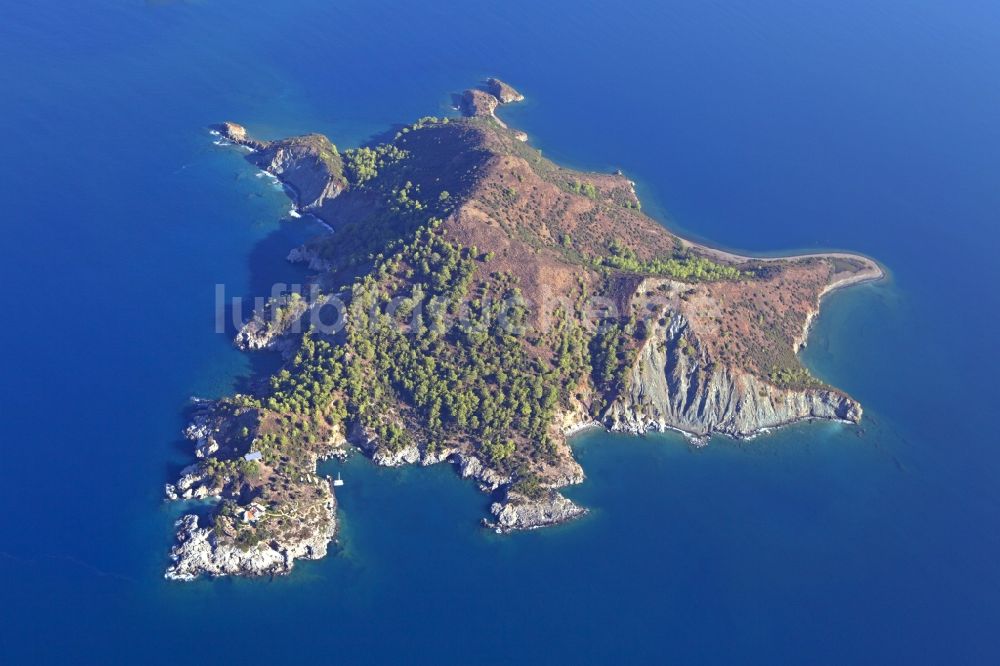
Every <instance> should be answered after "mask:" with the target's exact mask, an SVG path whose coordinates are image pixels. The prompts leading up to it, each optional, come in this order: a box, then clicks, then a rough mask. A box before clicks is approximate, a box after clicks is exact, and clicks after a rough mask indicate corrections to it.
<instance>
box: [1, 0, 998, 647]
mask: <svg viewBox="0 0 1000 666" xmlns="http://www.w3.org/2000/svg"><path fill="white" fill-rule="evenodd" d="M0 4H2V6H3V19H2V21H0V62H2V63H3V66H2V67H0V97H2V99H3V103H2V104H0V127H2V128H3V141H2V144H0V145H2V146H3V149H2V150H3V152H2V154H3V157H4V160H3V161H4V165H5V167H6V168H5V172H4V175H3V177H2V178H0V210H2V211H3V216H2V218H0V219H2V220H3V222H2V224H3V231H4V233H3V239H4V240H3V242H2V243H0V278H2V280H3V282H2V284H3V286H4V302H3V306H4V308H5V309H4V316H3V320H2V326H0V347H2V348H3V349H4V350H5V355H4V362H3V366H2V367H3V370H2V375H0V377H2V379H0V424H2V430H0V433H2V434H0V443H2V448H0V454H2V458H0V501H2V506H3V527H2V529H0V567H2V571H3V574H4V575H3V578H2V580H0V661H2V662H3V663H37V662H62V663H65V662H68V661H70V660H72V661H73V662H74V663H83V662H94V663H107V662H108V661H109V660H118V661H123V662H139V661H142V662H144V663H166V662H170V663H180V662H190V663H198V662H203V661H208V660H211V661H213V662H217V663H218V662H221V660H223V659H225V660H226V661H249V660H251V659H252V660H255V661H264V660H267V661H273V660H277V659H282V660H290V659H295V660H301V659H305V658H307V657H310V656H313V655H318V656H319V657H320V658H321V659H322V660H323V661H334V660H335V659H336V660H346V661H348V662H357V661H388V660H397V661H404V660H405V661H407V662H412V661H417V662H419V661H428V660H430V659H434V660H436V661H439V662H447V661H455V662H460V663H468V662H471V661H476V662H481V663H499V662H507V663H510V662H523V663H536V662H542V661H548V662H570V661H575V662H585V663H596V662H606V661H608V660H610V659H612V658H618V659H623V660H625V661H630V662H654V661H655V662H657V663H662V662H664V661H666V662H674V663H692V662H704V663H732V662H734V661H735V662H739V663H751V662H755V663H779V662H782V661H786V662H793V663H812V664H843V663H885V662H887V661H891V662H903V661H906V662H908V663H946V662H953V663H997V662H998V661H1000V638H998V635H997V632H996V627H997V626H998V623H1000V608H998V594H1000V573H998V571H997V562H998V561H1000V538H998V528H997V524H998V523H997V519H998V516H1000V485H998V481H1000V473H998V469H1000V447H998V446H997V445H998V443H1000V442H998V441H997V436H996V434H995V431H994V430H993V429H992V425H993V424H992V417H993V416H994V415H995V414H996V411H997V408H996V404H995V397H994V396H995V388H994V387H995V384H996V374H997V370H998V368H997V362H996V354H995V350H994V340H995V339H996V334H997V330H998V315H997V305H998V299H997V296H996V292H995V291H994V283H995V282H996V278H997V277H998V271H997V262H996V260H995V258H994V253H995V248H996V245H997V241H998V240H1000V232H998V227H997V217H998V211H1000V160H998V155H1000V125H998V123H997V122H996V120H997V118H998V117H1000V41H998V40H997V39H996V35H997V34H998V31H1000V5H997V4H996V3H992V2H964V3H939V2H925V1H919V0H918V1H916V2H913V1H910V2H902V1H901V0H892V1H890V2H882V3H872V2H870V1H865V2H862V1H859V0H838V1H836V2H833V1H830V2H812V3H787V2H777V1H764V2H758V3H754V5H753V6H752V7H749V6H743V7H739V8H734V7H732V6H730V3H718V2H696V3H692V2H668V3H662V2H639V3H630V6H628V7H625V6H620V5H622V4H623V3H606V2H581V1H579V0H578V1H577V2H571V3H570V2H520V1H513V2H503V3H454V5H447V4H437V3H433V2H424V3H407V4H406V5H403V4H402V3H398V4H396V3H393V5H388V4H387V5H383V6H379V7H374V6H370V5H371V4H374V3H368V2H359V1H354V0H347V1H343V2H338V3H331V2H324V1H320V0H312V1H304V2H297V3H276V2H267V3H266V2H249V1H245V0H244V1H241V2H236V1H235V0H232V1H227V2H221V1H220V2H210V1H208V0H205V1H202V2H191V3H182V2H167V1H161V2H152V1H150V2H147V3H141V2H92V3H86V6H84V4H85V3H72V2H52V1H50V0H39V1H36V2H31V3H13V2H3V3H0ZM494 74H495V75H499V76H502V77H504V78H505V79H507V80H509V81H511V82H512V83H514V84H515V85H517V86H518V87H519V88H521V89H522V90H523V92H525V94H526V95H527V96H528V98H529V99H528V102H527V103H525V104H524V105H523V106H521V107H518V108H512V109H510V110H507V111H505V112H504V115H505V117H506V118H507V119H508V120H509V121H510V122H511V123H513V124H515V125H517V126H519V127H521V128H523V129H525V130H526V131H527V132H528V133H529V134H530V136H531V140H532V142H533V143H534V144H535V145H537V146H539V147H541V148H542V149H543V150H544V151H545V154H546V155H548V156H550V157H553V158H555V159H558V160H560V161H563V162H565V163H567V164H571V165H574V166H581V167H586V168H595V169H607V168H614V167H622V168H624V169H625V170H626V172H627V173H628V174H629V175H630V176H632V177H634V178H635V179H636V180H638V181H639V183H640V184H641V190H642V192H641V194H642V195H643V196H644V200H645V203H646V208H647V210H650V211H652V212H653V213H654V214H656V215H657V216H658V217H660V218H661V219H663V220H665V221H668V223H669V224H671V225H673V226H674V227H675V228H678V229H681V230H684V231H685V232H686V233H689V234H691V235H694V236H697V237H699V238H703V239H708V240H710V241H712V242H714V243H717V244H719V245H723V246H727V247H733V248H740V249H746V250H753V251H759V252H765V251H777V250H788V249H802V248H834V247H836V248H847V249H853V250H858V251H862V252H865V253H867V254H869V255H871V256H873V257H876V258H878V259H879V260H880V261H882V262H884V264H885V265H886V266H887V267H888V269H889V270H890V271H891V275H892V277H891V280H889V281H887V282H884V283H881V284H877V285H868V286H863V287H860V288H856V289H854V290H851V291H848V292H843V293H838V294H835V295H834V296H832V297H831V298H830V299H829V300H828V301H827V303H826V307H825V310H824V313H823V315H822V316H821V318H820V320H819V322H818V326H817V328H816V330H815V331H814V334H813V337H812V339H811V342H810V345H809V347H808V348H807V350H806V352H805V358H806V361H807V362H808V364H809V366H810V367H811V368H813V369H814V370H815V372H816V373H817V374H818V375H819V376H821V377H823V378H824V379H826V380H828V381H830V382H832V383H834V384H836V385H838V386H841V387H843V388H845V389H846V390H848V391H850V392H852V393H853V394H854V395H856V396H857V397H858V398H859V399H860V400H861V401H862V402H863V403H864V404H865V406H866V409H867V411H866V419H865V422H864V423H863V424H862V426H863V433H861V434H860V436H859V433H858V431H857V430H856V429H853V428H844V427H842V426H839V425H835V424H814V425H803V426H796V427H793V428H789V429H787V430H784V431H781V432H779V433H777V434H775V435H773V436H770V437H767V438H762V439H758V440H756V441H754V442H752V443H749V444H742V445H740V444H736V443H733V442H730V441H727V440H717V441H713V442H712V443H711V444H710V445H709V446H708V447H706V448H704V449H697V450H695V449H691V448H689V447H688V446H687V445H686V444H685V443H684V442H683V440H681V439H680V438H678V437H674V436H650V437H647V438H629V437H621V436H609V435H606V434H595V433H590V434H586V435H584V436H581V437H579V438H578V440H577V442H576V444H577V453H578V455H579V457H580V460H581V462H582V463H583V465H584V468H585V469H586V471H587V473H588V475H589V479H588V481H587V482H586V483H585V484H583V485H582V486H580V487H578V488H574V489H573V490H572V491H571V494H572V496H573V497H574V498H575V499H576V500H578V501H579V502H581V503H582V504H584V505H586V506H588V507H590V508H591V509H592V510H593V512H592V514H591V515H590V516H588V517H587V518H586V519H584V520H581V521H578V522H576V523H573V524H570V525H567V526H563V527H559V528H555V529H552V530H543V531H540V532H535V533H530V534H522V535H515V536H512V537H507V538H499V537H496V536H495V535H493V534H491V533H488V532H485V531H483V530H481V529H479V528H478V527H477V522H478V519H479V518H480V517H481V516H482V515H484V511H485V508H486V498H485V496H483V495H481V494H480V493H478V492H477V491H476V490H475V489H474V488H473V487H472V485H471V484H468V483H465V482H462V481H461V480H459V479H458V478H457V477H456V475H455V474H453V473H452V471H451V470H450V469H448V468H447V467H437V468H432V469H404V470H381V469H375V468H373V467H372V466H371V465H369V464H368V463H367V461H365V460H364V459H360V458H354V459H352V460H351V461H349V462H348V463H347V466H346V469H345V470H344V472H345V478H347V479H348V480H349V482H348V484H347V485H346V486H345V487H344V488H343V489H342V491H341V492H340V493H338V494H339V497H340V501H341V509H342V519H343V530H344V531H343V536H342V548H341V550H340V551H339V552H338V553H337V554H336V555H334V556H331V557H329V558H327V559H325V560H323V561H319V562H312V563H306V564H304V565H302V566H299V567H297V569H296V572H295V573H294V574H293V575H292V576H290V577H287V578H283V579H280V580H275V581H273V582H270V581H216V582H200V583H196V584H191V585H176V584H168V583H166V582H165V581H163V580H162V579H161V574H162V570H163V568H164V566H165V565H166V563H167V562H166V552H167V549H168V547H169V545H170V542H171V538H172V527H171V524H172V521H173V520H174V519H175V518H176V516H177V515H178V514H179V512H180V511H181V507H179V506H176V505H175V506H170V505H165V504H163V503H162V502H161V489H162V485H163V483H164V482H165V481H167V480H169V479H170V477H171V476H172V475H173V474H174V473H175V472H176V470H177V468H178V466H179V465H180V464H182V463H184V461H185V460H187V459H188V458H189V456H190V452H189V450H188V449H187V447H186V446H185V444H184V443H183V442H181V441H180V429H181V427H182V426H183V416H182V410H183V408H184V405H185V402H186V400H187V398H188V396H190V395H193V394H194V395H208V396H212V395H221V394H225V393H229V392H231V391H233V390H234V389H235V388H236V387H238V386H239V384H240V382H241V381H242V380H243V379H245V378H246V376H247V375H248V374H249V373H250V372H251V371H252V367H253V366H252V364H253V363H255V362H256V361H253V360H252V359H248V358H247V357H245V356H243V355H242V354H240V353H238V352H237V351H235V350H234V349H233V348H232V346H231V344H230V340H229V339H228V338H227V337H226V336H223V335H219V334H216V333H214V331H213V309H212V305H213V300H214V285H215V284H216V283H224V284H226V285H227V288H228V290H229V293H230V294H241V293H242V294H255V293H260V291H261V290H262V289H266V287H267V286H268V285H269V284H270V283H271V281H273V280H275V279H285V280H293V279H295V278H297V277H301V273H299V272H297V270H296V269H295V268H294V267H291V266H288V265H286V264H285V263H284V261H283V259H282V258H283V256H284V254H285V253H286V252H287V250H288V249H289V248H290V247H292V246H293V245H294V244H295V243H296V242H297V240H299V239H301V238H303V237H304V236H307V235H308V234H309V233H311V232H312V231H314V230H313V229H310V227H309V223H308V222H307V221H304V220H287V219H286V220H283V218H284V214H285V211H287V208H288V202H287V200H286V199H285V197H284V196H283V195H282V193H281V192H280V191H277V190H275V189H274V188H273V187H271V186H270V185H269V184H268V183H267V182H266V181H262V180H261V179H257V178H255V177H254V172H253V169H251V168H250V167H248V166H247V165H246V164H244V163H243V162H242V161H241V160H240V159H239V157H238V155H237V154H236V153H234V152H232V151H227V150H223V149H219V148H217V147H215V146H213V145H212V143H211V141H210V137H209V136H208V135H207V133H206V132H205V129H204V128H205V126H206V125H207V124H208V123H211V122H216V121H219V120H222V119H234V120H237V121H240V122H243V123H244V124H247V125H249V126H250V127H251V129H253V130H254V131H256V132H259V133H261V134H264V135H270V136H278V135H283V134H288V133H292V132H300V131H323V132H326V133H328V134H330V136H331V137H332V138H333V139H334V141H335V142H336V143H338V144H340V145H342V146H350V145H357V144H359V143H361V142H363V141H365V140H367V139H368V138H370V137H372V136H373V135H376V134H378V133H380V132H382V131H384V130H385V129H387V128H388V127H390V126H391V125H392V124H394V123H401V122H408V121H411V120H413V119H415V118H417V117H419V116H422V115H430V114H442V113H445V112H447V106H448V103H449V93H452V92H456V91H459V90H461V89H462V88H464V87H466V86H468V85H470V84H472V83H473V82H475V81H477V80H478V79H480V78H482V77H484V76H488V75H494Z"/></svg>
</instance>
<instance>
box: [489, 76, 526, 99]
mask: <svg viewBox="0 0 1000 666" xmlns="http://www.w3.org/2000/svg"><path fill="white" fill-rule="evenodd" d="M486 90H487V91H489V93H490V94H492V95H493V96H494V97H496V98H497V99H498V100H500V103H501V104H512V103H514V102H523V101H524V95H522V94H521V93H519V92H518V91H517V90H515V89H514V87H513V86H511V85H509V84H507V83H504V82H503V81H501V80H500V79H495V78H489V79H486Z"/></svg>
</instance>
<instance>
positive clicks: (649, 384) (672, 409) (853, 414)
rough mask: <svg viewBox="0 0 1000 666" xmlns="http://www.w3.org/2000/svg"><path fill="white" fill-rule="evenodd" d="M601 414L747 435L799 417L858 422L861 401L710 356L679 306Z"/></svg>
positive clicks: (641, 423)
mask: <svg viewBox="0 0 1000 666" xmlns="http://www.w3.org/2000/svg"><path fill="white" fill-rule="evenodd" d="M624 384H625V388H623V390H622V392H621V393H620V394H619V396H618V398H617V399H616V400H615V401H614V402H613V403H612V405H611V406H610V408H609V409H608V410H607V412H606V413H605V415H604V423H605V425H606V426H607V427H609V428H610V429H612V430H621V431H627V432H633V433H642V432H646V431H648V430H667V429H676V430H681V431H683V432H685V433H688V434H691V435H694V436H696V437H699V438H705V437H708V436H709V435H711V434H712V433H722V434H726V435H730V436H733V437H748V436H751V435H753V434H755V433H758V432H760V431H762V430H765V429H767V428H773V427H776V426H780V425H785V424H788V423H793V422H795V421H801V420H805V419H812V418H817V419H835V420H842V421H850V422H857V421H859V420H860V418H861V406H860V405H859V404H858V403H857V401H855V400H853V399H852V398H850V397H848V396H846V395H844V394H843V393H841V392H839V391H836V390H833V389H829V388H825V387H808V388H796V389H792V388H788V389H785V388H778V387H776V386H773V385H772V384H770V383H768V382H766V381H764V380H763V379H761V378H759V377H757V376H755V375H752V374H750V373H748V372H744V371H741V370H740V369H739V368H734V367H726V366H723V365H721V364H717V363H713V362H712V360H711V359H710V358H708V357H707V356H706V354H705V352H704V350H703V349H702V348H701V345H700V344H699V342H698V340H697V338H696V337H695V336H694V335H693V333H692V332H691V331H690V329H689V326H688V322H687V319H686V318H685V317H684V316H683V315H681V314H678V313H673V314H672V315H671V316H669V317H668V318H667V319H666V321H665V323H664V324H663V325H660V326H656V327H654V329H653V334H652V335H651V337H650V339H649V340H647V341H646V342H645V344H643V345H642V347H641V348H640V349H639V352H638V354H637V357H636V359H635V361H634V363H633V364H632V366H631V368H630V369H629V370H628V374H627V376H626V379H625V382H624Z"/></svg>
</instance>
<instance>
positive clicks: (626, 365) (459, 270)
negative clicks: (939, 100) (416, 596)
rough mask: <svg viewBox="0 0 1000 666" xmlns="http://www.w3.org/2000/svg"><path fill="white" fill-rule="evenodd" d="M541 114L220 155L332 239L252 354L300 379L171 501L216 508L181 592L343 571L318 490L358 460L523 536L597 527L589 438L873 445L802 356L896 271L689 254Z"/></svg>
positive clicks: (487, 110)
mask: <svg viewBox="0 0 1000 666" xmlns="http://www.w3.org/2000/svg"><path fill="white" fill-rule="evenodd" d="M521 99H523V96H522V95H521V94H520V93H518V92H517V91H516V90H515V89H514V88H512V87H511V86H509V85H508V84H506V83H504V82H502V81H499V80H497V79H490V80H488V81H486V82H485V83H484V84H483V85H482V86H481V87H477V88H473V89H471V90H469V91H467V92H465V93H464V94H463V95H461V96H459V97H458V103H457V108H458V109H460V110H461V111H462V113H463V116H462V117H456V118H433V117H427V118H421V119H420V120H418V121H417V122H415V123H413V124H412V125H409V126H406V127H403V128H402V129H400V130H399V132H398V133H396V134H395V137H394V138H393V139H392V140H390V141H387V142H385V143H382V144H379V145H371V146H363V147H359V148H352V149H348V150H339V149H338V148H337V147H336V146H335V145H334V144H333V143H332V142H331V141H330V140H329V139H328V138H327V137H325V136H322V135H319V134H311V135H306V136H299V137H293V138H289V139H281V140H264V139H260V138H255V137H252V136H250V135H249V134H248V133H247V131H246V130H245V129H244V128H243V127H242V126H240V125H237V124H235V123H231V122H226V123H223V124H221V125H219V126H217V127H216V128H215V129H214V131H215V132H217V133H218V134H220V135H221V137H220V138H221V139H224V140H225V142H226V143H231V144H237V145H240V146H243V147H244V149H245V151H246V158H247V159H248V160H250V161H251V162H252V163H253V164H255V165H256V166H258V167H259V168H261V169H262V170H265V171H266V172H268V173H270V174H272V175H273V176H275V177H277V178H278V179H280V180H281V181H282V182H283V183H284V184H285V185H286V186H287V191H288V192H289V195H290V196H291V197H292V199H293V203H294V206H295V210H296V211H297V212H298V213H299V214H302V215H305V214H310V215H313V216H315V217H316V218H317V219H319V220H321V221H322V222H323V223H324V224H325V225H326V226H328V227H329V228H330V229H331V232H330V233H326V234H323V235H321V236H319V237H316V238H314V239H312V240H310V241H309V242H307V243H306V244H305V245H303V246H302V247H298V248H296V249H294V250H292V252H291V254H290V255H289V259H290V260H291V261H294V262H300V263H303V264H305V265H307V266H308V267H309V269H310V271H311V272H312V273H313V274H314V275H313V277H312V278H311V280H312V283H311V286H312V287H313V289H312V292H311V293H312V295H311V296H309V297H306V296H303V295H300V294H297V293H295V294H285V295H282V296H280V297H277V298H274V299H272V300H271V301H269V302H268V303H267V304H266V306H265V307H263V308H261V309H259V310H258V311H257V312H255V313H253V316H252V317H251V318H249V321H247V322H246V323H245V325H243V327H242V329H241V330H240V331H239V333H238V334H237V336H236V344H237V345H238V346H240V347H241V348H243V349H247V350H270V351H271V352H272V353H280V354H282V358H283V359H284V364H283V367H282V368H281V369H280V370H279V371H277V372H276V373H274V374H273V375H271V376H269V377H261V378H258V379H259V381H257V382H255V383H254V384H253V385H254V387H255V388H254V389H253V390H251V391H248V392H246V393H241V394H238V395H233V396H230V397H226V398H223V399H219V400H211V401H207V400H199V401H196V402H195V404H194V405H193V408H192V409H193V414H192V422H191V425H190V426H189V427H188V428H187V430H186V432H185V434H186V435H187V437H188V438H190V440H192V442H193V445H194V456H195V460H194V462H193V463H192V464H191V465H189V466H188V467H186V468H185V469H184V470H183V471H182V472H181V473H180V475H179V478H178V479H177V480H176V481H174V482H173V483H170V484H167V487H166V494H167V497H168V498H170V499H173V500H178V501H184V500H192V499H202V500H205V499H212V500H213V503H211V504H210V505H209V506H210V509H209V511H208V515H205V514H204V512H202V513H201V515H199V514H198V513H195V512H194V511H192V512H190V513H187V514H186V515H184V516H183V517H182V518H181V519H180V520H179V521H178V523H177V543H176V545H175V546H174V547H173V549H172V551H171V554H170V557H171V564H170V565H169V568H168V569H167V572H166V576H167V577H168V578H171V579H176V580H192V579H194V578H197V577H199V576H202V575H207V576H222V575H250V576H262V575H275V574H283V573H287V572H288V571H290V570H291V569H292V567H293V566H294V562H295V561H296V560H297V559H316V558H321V557H323V556H324V555H325V554H326V553H327V549H328V546H329V544H330V542H331V541H332V540H333V539H335V537H336V534H337V502H336V496H335V494H334V483H333V482H332V481H331V480H330V479H329V478H325V477H322V476H320V475H319V474H318V472H317V464H318V462H319V461H321V460H323V459H325V458H329V457H331V456H337V455H343V454H345V453H346V452H347V451H348V449H349V448H356V449H358V450H360V451H361V452H363V453H364V455H366V456H368V457H370V459H371V461H372V462H373V463H375V464H377V465H388V466H396V465H405V464H420V465H431V464H436V463H442V462H450V463H452V464H453V465H454V466H455V468H456V470H457V472H458V474H460V475H461V476H462V477H463V478H468V479H472V480H474V482H475V483H477V484H478V486H479V487H480V488H481V489H482V490H483V491H484V492H486V493H489V494H490V496H491V498H492V505H491V509H490V513H489V515H488V517H485V518H484V521H483V522H484V524H485V525H487V526H488V527H489V528H490V529H494V530H497V531H499V532H510V531H514V530H524V529H532V528H538V527H542V526H546V525H553V524H557V523H561V522H564V521H567V520H570V519H573V518H576V517H578V516H580V515H582V514H584V513H585V512H586V509H585V508H584V507H580V506H577V505H576V504H575V503H574V502H572V501H571V500H570V499H568V498H567V497H565V496H564V495H563V494H561V493H560V489H561V488H563V487H565V486H568V485H570V484H576V483H580V482H581V481H582V480H583V478H584V474H583V470H582V469H581V467H580V465H579V464H578V463H577V461H576V460H575V459H574V457H573V452H572V449H571V447H570V445H569V443H568V438H569V437H570V436H571V435H572V434H573V433H576V432H578V431H579V430H581V429H583V428H587V427H602V428H607V429H609V430H614V431H624V432H629V433H635V434H641V433H645V432H648V431H664V430H677V431H680V432H682V433H685V434H686V435H687V436H688V437H689V438H690V439H691V441H692V442H694V443H696V444H698V445H700V444H703V443H705V442H707V440H708V439H709V438H710V437H711V436H712V435H716V434H719V435H725V436H729V437H734V438H749V437H752V436H754V435H757V434H759V433H761V432H763V431H766V430H768V429H771V428H775V427H778V426H782V425H785V424H789V423H793V422H797V421H803V420H808V419H827V420H837V421H842V422H845V423H857V422H858V421H859V420H860V418H861V414H862V408H861V405H860V404H858V402H857V401H856V400H854V399H853V398H851V397H850V396H849V395H847V394H846V393H845V392H843V391H841V390H839V389H837V388H835V387H832V386H829V385H827V384H825V383H824V382H822V381H819V380H818V379H816V378H815V377H813V376H812V375H810V373H809V372H808V371H807V370H806V368H805V367H803V365H802V363H801V362H800V360H799V357H798V354H797V353H798V351H799V350H800V348H801V347H802V346H803V345H804V344H806V339H807V335H808V330H809V326H810V322H811V321H812V320H813V318H814V317H815V315H816V313H817V312H818V310H819V307H820V300H821V299H822V297H823V296H824V295H825V294H827V293H829V292H830V291H831V290H834V289H837V288H841V287H845V286H848V285H852V284H858V283H860V282H864V281H868V280H876V279H879V278H881V277H883V271H882V269H881V268H880V267H879V265H878V264H877V263H876V262H875V261H873V260H871V259H869V258H867V257H864V256H861V255H856V254H848V253H828V254H811V255H804V256H790V257H783V258H757V257H749V256H739V255H735V254H732V253H727V252H723V251H720V250H717V249H714V248H710V247H707V246H704V245H701V244H698V243H694V242H691V241H690V240H686V239H683V238H680V237H679V236H677V235H676V234H673V233H671V232H670V231H669V230H668V229H666V228H665V227H664V226H663V225H661V224H660V223H658V222H657V221H655V220H653V219H652V218H650V217H649V216H647V215H646V214H644V213H643V212H642V209H641V205H640V201H639V199H638V197H637V196H636V191H635V187H634V183H633V182H631V181H630V180H628V178H626V177H625V176H624V175H623V174H621V173H620V172H618V173H613V174H606V173H585V172H581V171H574V170H571V169H567V168H563V167H561V166H559V165H557V164H555V163H553V162H552V161H550V160H548V159H546V158H544V157H542V155H541V152H540V151H539V150H537V149H535V148H533V147H532V146H531V145H530V144H529V143H527V142H526V138H527V137H526V136H525V135H524V133H522V132H518V131H516V130H513V129H510V128H508V127H507V126H506V125H505V124H504V123H503V122H501V121H500V120H499V119H498V118H497V116H496V114H495V111H496V110H497V108H498V107H499V106H500V105H503V104H509V103H514V102H516V101H519V100H521ZM331 311H332V312H333V316H332V317H331ZM324 312H325V314H324ZM331 318H332V319H334V320H336V321H338V322H340V323H339V324H338V325H336V326H327V325H325V324H322V322H327V321H329V320H330V319H331Z"/></svg>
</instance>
